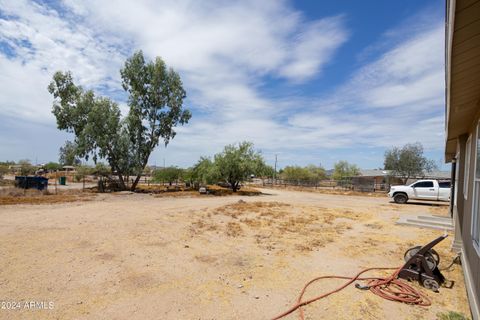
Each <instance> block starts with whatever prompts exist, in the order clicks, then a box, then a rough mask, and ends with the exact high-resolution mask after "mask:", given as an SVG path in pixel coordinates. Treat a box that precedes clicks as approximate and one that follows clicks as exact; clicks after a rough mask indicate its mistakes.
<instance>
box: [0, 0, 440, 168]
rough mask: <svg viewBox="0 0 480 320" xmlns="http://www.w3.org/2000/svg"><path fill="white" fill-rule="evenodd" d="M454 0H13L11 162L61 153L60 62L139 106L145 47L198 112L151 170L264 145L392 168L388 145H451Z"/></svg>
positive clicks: (5, 87) (4, 35) (4, 22)
mask: <svg viewBox="0 0 480 320" xmlns="http://www.w3.org/2000/svg"><path fill="white" fill-rule="evenodd" d="M444 11H445V4H444V2H443V1H438V0H435V1H433V0H432V1H413V0H405V1H380V0H379V1H368V0H367V1H346V0H343V1H342V0H339V1H253V0H252V1H238V2H232V1H226V0H213V1H152V0H139V1H120V2H118V3H115V4H114V5H112V2H111V1H94V0H85V1H76V0H63V1H58V2H57V1H22V0H19V1H4V0H0V117H1V119H2V121H1V126H0V161H1V160H20V159H30V160H31V161H33V162H38V163H43V162H48V161H57V160H58V149H59V147H60V146H61V145H62V144H63V142H64V141H65V140H67V139H72V137H71V136H69V135H68V134H66V133H64V132H61V131H59V130H57V129H56V124H55V119H54V117H53V116H52V114H51V112H50V110H51V106H52V97H51V96H50V95H49V94H48V92H47V89H46V88H47V85H48V83H49V82H50V80H51V77H52V75H53V73H54V72H55V71H57V70H71V71H72V72H73V74H74V77H75V79H76V81H77V82H78V83H80V84H81V85H83V86H84V87H87V88H92V89H94V90H95V91H96V92H97V93H98V94H101V95H106V96H110V97H111V98H113V99H115V101H117V102H118V103H119V104H120V106H121V109H122V111H123V112H126V110H127V109H128V107H127V105H126V96H125V94H124V93H123V91H122V88H121V83H120V74H119V69H120V68H121V67H122V65H123V62H124V61H125V59H126V58H127V57H128V56H129V55H131V54H132V53H133V52H134V51H136V50H139V49H141V50H143V51H144V53H145V55H146V56H147V57H149V58H153V57H155V56H161V57H162V58H163V59H164V60H165V61H166V63H167V64H168V65H169V66H171V67H173V68H174V69H176V70H177V71H178V72H179V73H180V75H181V77H182V80H183V82H184V87H185V89H186V91H187V95H188V98H187V101H186V104H185V106H186V107H187V108H189V109H190V110H191V111H192V113H193V117H192V119H191V121H190V123H189V124H188V125H186V126H184V127H180V128H178V130H177V132H178V134H177V136H176V138H175V139H174V140H173V141H172V142H171V143H170V144H169V145H168V147H167V148H164V147H163V146H159V147H158V148H157V149H156V150H155V151H154V153H153V154H152V156H151V159H150V164H155V163H156V164H157V165H159V164H163V159H165V161H166V164H167V165H178V166H183V167H184V166H189V165H191V164H193V163H194V162H196V160H197V159H198V158H199V157H200V156H204V155H206V156H211V155H213V154H214V153H217V152H219V151H221V150H222V148H223V146H224V145H226V144H230V143H235V142H239V141H244V140H248V141H252V142H254V144H255V146H256V147H257V148H258V149H260V150H261V151H262V152H263V154H264V157H265V159H266V160H267V162H269V163H273V161H274V158H275V154H278V159H279V165H280V167H283V166H285V165H289V164H297V165H306V164H322V165H323V166H324V167H326V168H331V167H332V166H333V163H334V162H336V161H338V160H347V161H350V162H353V163H356V164H357V165H359V166H361V167H363V168H379V167H382V165H383V154H384V151H385V149H387V148H390V147H392V146H402V145H403V144H405V143H409V142H416V141H419V142H421V143H422V144H423V145H424V147H425V151H426V154H427V155H428V156H429V157H430V158H431V159H433V160H435V161H436V162H437V163H438V164H440V163H441V161H442V159H443V144H444V124H443V121H444V19H445V18H444Z"/></svg>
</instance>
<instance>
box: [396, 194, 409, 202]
mask: <svg viewBox="0 0 480 320" xmlns="http://www.w3.org/2000/svg"><path fill="white" fill-rule="evenodd" d="M407 200H408V198H407V196H406V195H405V194H403V193H398V194H396V195H395V196H394V197H393V201H395V203H398V204H404V203H407Z"/></svg>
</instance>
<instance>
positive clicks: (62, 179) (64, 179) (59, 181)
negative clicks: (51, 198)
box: [58, 176, 67, 186]
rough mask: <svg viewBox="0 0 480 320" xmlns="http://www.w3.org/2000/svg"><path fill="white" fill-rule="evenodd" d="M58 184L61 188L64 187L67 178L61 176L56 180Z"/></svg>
mask: <svg viewBox="0 0 480 320" xmlns="http://www.w3.org/2000/svg"><path fill="white" fill-rule="evenodd" d="M58 183H60V185H62V186H65V185H66V184H67V177H65V176H61V177H60V178H58Z"/></svg>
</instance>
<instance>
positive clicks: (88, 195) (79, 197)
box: [0, 188, 94, 205]
mask: <svg viewBox="0 0 480 320" xmlns="http://www.w3.org/2000/svg"><path fill="white" fill-rule="evenodd" d="M93 197H94V194H93V193H92V192H89V191H85V192H83V191H82V190H64V191H61V192H58V193H57V194H53V193H51V192H50V191H39V190H34V189H26V190H24V189H19V188H7V189H2V190H0V205H16V204H55V203H65V202H75V201H88V200H92V199H93Z"/></svg>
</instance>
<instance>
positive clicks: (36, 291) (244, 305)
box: [0, 189, 468, 320]
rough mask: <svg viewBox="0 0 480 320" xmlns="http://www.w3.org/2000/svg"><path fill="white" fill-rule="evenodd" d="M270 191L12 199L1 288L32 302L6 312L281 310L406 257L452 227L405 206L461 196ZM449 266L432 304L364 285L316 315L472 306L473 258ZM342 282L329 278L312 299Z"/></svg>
mask: <svg viewBox="0 0 480 320" xmlns="http://www.w3.org/2000/svg"><path fill="white" fill-rule="evenodd" d="M263 191H264V192H266V193H269V195H263V196H256V197H240V196H230V197H198V196H192V197H156V196H153V195H148V194H121V195H112V194H107V195H97V196H96V197H94V198H93V199H90V201H80V202H71V203H63V204H50V205H15V206H13V205H12V206H0V243H1V247H0V300H2V301H20V302H22V304H21V308H20V309H19V310H4V309H0V319H142V320H143V319H269V318H271V317H273V316H275V315H277V314H278V313H280V312H282V311H284V310H285V309H287V308H288V307H289V306H291V305H292V304H293V303H294V301H295V299H296V297H297V294H298V293H299V290H300V289H301V288H302V286H303V285H304V283H305V282H306V281H308V280H310V279H311V278H313V277H317V276H320V275H327V274H343V275H353V274H355V273H356V272H357V271H359V270H360V269H362V268H365V267H373V266H393V267H395V266H399V265H400V264H401V263H402V262H403V252H404V251H405V250H406V249H407V248H409V247H410V246H413V245H415V244H423V243H426V242H428V241H429V240H430V239H433V238H435V237H437V236H439V235H441V234H442V232H441V231H434V230H426V229H423V230H422V229H416V228H413V227H405V226H396V225H394V221H396V219H397V218H398V217H399V215H400V214H412V215H415V214H419V213H435V214H447V208H448V207H447V206H443V205H442V206H432V205H413V204H412V205H396V204H393V203H389V201H388V199H387V198H379V197H358V196H345V195H331V194H321V193H310V192H297V191H284V190H266V189H265V190H263ZM239 200H242V201H241V202H239ZM451 241H452V237H450V238H448V239H447V240H446V241H444V242H443V243H441V245H439V246H437V247H436V249H437V251H439V253H440V255H441V257H442V259H443V262H441V266H442V265H446V264H447V263H448V262H450V260H451V259H452V258H453V254H452V252H451V251H450V250H449V246H450V244H451ZM444 274H445V275H446V278H447V279H449V280H453V281H455V285H454V287H453V289H447V288H441V290H440V293H433V292H428V291H426V290H425V289H421V290H424V292H426V293H427V294H428V296H429V297H430V298H431V299H432V301H433V305H432V306H431V307H428V308H425V307H417V306H410V305H405V304H400V303H395V302H389V301H385V300H382V299H381V298H379V297H377V296H375V295H373V294H372V293H370V292H368V291H360V290H358V289H355V288H354V287H353V286H352V287H348V288H347V289H345V290H344V291H342V292H340V293H338V294H336V295H333V296H330V297H328V298H326V299H324V300H322V301H318V302H316V303H313V304H312V305H309V306H307V307H306V308H305V313H306V318H307V319H321V318H329V319H382V318H388V319H419V318H421V319H436V318H437V314H438V313H439V312H448V311H457V312H461V313H464V314H468V305H467V302H466V296H465V288H464V284H463V276H462V273H461V269H460V268H459V267H458V266H455V267H454V268H453V270H451V271H445V272H444ZM338 284H339V282H338V281H336V280H332V281H326V282H323V283H321V284H319V285H315V286H314V287H313V288H312V289H311V291H309V292H307V297H312V296H314V295H317V294H319V293H321V292H324V291H326V290H330V289H331V288H333V287H335V286H336V285H338ZM24 301H36V302H42V301H43V302H44V306H45V307H46V308H47V309H46V310H45V309H41V308H39V307H38V306H37V307H34V308H33V309H30V310H29V309H25V308H24V304H23V303H24ZM49 302H52V303H53V305H48V303H49ZM49 306H52V307H53V308H52V309H48V307H49ZM296 317H297V314H293V315H291V316H289V317H288V318H287V319H296Z"/></svg>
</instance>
